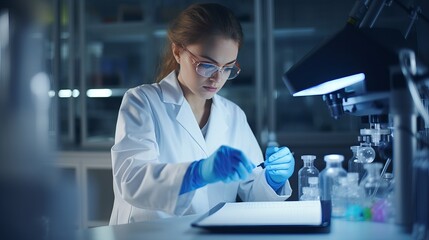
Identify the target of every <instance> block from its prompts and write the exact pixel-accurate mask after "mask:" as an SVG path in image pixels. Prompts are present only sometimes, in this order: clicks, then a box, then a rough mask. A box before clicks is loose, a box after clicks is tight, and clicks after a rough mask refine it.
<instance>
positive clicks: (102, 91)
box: [86, 88, 112, 98]
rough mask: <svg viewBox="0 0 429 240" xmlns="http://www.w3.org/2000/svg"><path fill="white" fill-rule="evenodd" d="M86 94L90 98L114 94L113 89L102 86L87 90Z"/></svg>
mask: <svg viewBox="0 0 429 240" xmlns="http://www.w3.org/2000/svg"><path fill="white" fill-rule="evenodd" d="M86 96H88V97H90V98H105V97H111V96H112V89H107V88H102V89H89V90H88V91H86Z"/></svg>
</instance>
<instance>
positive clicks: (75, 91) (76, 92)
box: [72, 89, 80, 98]
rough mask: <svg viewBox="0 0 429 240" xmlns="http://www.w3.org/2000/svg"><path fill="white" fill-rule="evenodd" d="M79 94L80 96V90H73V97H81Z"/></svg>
mask: <svg viewBox="0 0 429 240" xmlns="http://www.w3.org/2000/svg"><path fill="white" fill-rule="evenodd" d="M79 94H80V92H79V90H77V89H73V92H72V96H73V97H74V98H77V97H79Z"/></svg>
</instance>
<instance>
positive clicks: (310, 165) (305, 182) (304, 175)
mask: <svg viewBox="0 0 429 240" xmlns="http://www.w3.org/2000/svg"><path fill="white" fill-rule="evenodd" d="M301 159H302V161H303V162H304V166H303V167H302V168H301V169H300V170H299V171H298V199H301V196H302V194H303V190H302V189H303V188H304V187H309V186H310V185H309V178H310V177H319V170H318V169H317V168H316V167H315V166H314V160H315V159H316V156H314V155H302V156H301Z"/></svg>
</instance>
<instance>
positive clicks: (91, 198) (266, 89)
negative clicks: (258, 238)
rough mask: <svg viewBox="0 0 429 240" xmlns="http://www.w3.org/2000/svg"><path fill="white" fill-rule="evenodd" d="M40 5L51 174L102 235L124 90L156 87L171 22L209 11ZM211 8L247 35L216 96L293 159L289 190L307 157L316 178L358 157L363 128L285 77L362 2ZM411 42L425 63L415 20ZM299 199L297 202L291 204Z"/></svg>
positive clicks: (390, 13)
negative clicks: (296, 92) (333, 164)
mask: <svg viewBox="0 0 429 240" xmlns="http://www.w3.org/2000/svg"><path fill="white" fill-rule="evenodd" d="M3 2H4V1H2V3H3ZM7 2H8V1H6V3H7ZM18 2H19V1H18ZM21 2H23V3H21V4H26V3H25V1H21ZM35 2H38V4H35V5H34V6H35V10H34V11H35V12H37V13H38V14H39V15H40V16H39V19H40V20H41V22H43V24H44V27H45V29H44V35H43V37H42V39H43V41H42V43H40V45H38V47H39V48H40V49H42V53H41V54H40V56H43V58H42V59H41V61H40V62H39V63H40V64H41V65H42V66H41V68H44V69H45V70H46V73H47V75H48V77H49V83H50V87H49V99H50V107H49V109H48V112H49V119H48V123H49V124H48V132H49V140H48V141H49V142H50V149H53V150H54V152H55V154H53V155H54V156H52V158H53V159H54V161H53V162H54V167H55V168H56V169H60V170H59V174H58V175H59V176H60V179H61V181H62V182H67V184H69V186H70V189H72V190H71V192H68V194H70V196H72V198H73V197H75V198H76V199H75V200H76V201H74V202H75V205H73V206H75V208H76V219H77V220H76V225H77V227H79V228H87V227H94V226H100V225H106V224H107V223H108V219H109V217H110V210H111V208H112V203H113V191H112V177H111V167H110V155H109V154H110V147H111V146H112V144H113V139H114V131H115V124H116V118H117V112H118V108H119V105H120V102H121V99H122V96H123V94H124V92H125V91H126V90H127V89H128V88H131V87H134V86H138V85H140V84H146V83H152V82H154V79H155V75H156V72H157V67H158V64H159V61H160V56H161V53H162V50H163V48H164V44H165V39H166V28H167V25H168V22H169V21H170V20H171V19H172V18H174V17H175V16H176V15H177V14H178V12H180V11H181V10H183V9H184V8H186V7H187V6H188V5H189V4H191V3H194V2H208V1H188V0H177V1H173V0H158V1H153V0H117V1H106V0H45V1H35ZM210 2H218V3H221V4H224V5H225V6H227V7H229V8H231V9H232V10H233V11H234V12H235V14H236V16H237V17H238V18H239V20H240V21H241V23H242V26H243V31H244V35H245V41H244V45H243V47H242V49H241V50H240V52H239V56H238V61H239V63H240V65H241V67H242V72H241V74H240V75H239V76H238V77H237V78H236V79H234V80H232V81H230V82H228V83H227V84H226V85H225V87H224V89H222V90H221V92H220V94H221V95H223V96H226V97H227V98H229V99H231V100H232V101H234V102H235V103H237V104H238V105H239V106H240V107H241V108H242V109H243V110H244V111H245V112H246V114H247V117H248V121H249V123H250V125H251V127H252V130H253V131H254V133H255V135H256V137H257V138H258V141H259V142H260V145H261V147H263V148H264V147H265V145H266V144H267V142H268V140H270V137H272V136H273V135H272V133H275V137H276V140H277V141H278V142H279V144H280V145H286V146H288V147H290V148H291V149H292V151H294V152H295V158H296V167H295V174H294V177H293V178H292V179H291V185H292V188H293V189H296V187H297V178H296V175H297V172H298V170H299V169H300V168H301V167H302V161H301V159H300V156H301V155H304V154H313V155H316V156H317V159H316V164H315V165H316V167H317V168H318V169H319V170H322V169H323V168H324V166H325V164H324V162H323V156H324V155H326V154H329V153H338V154H343V155H344V156H345V159H346V160H345V163H346V162H347V160H348V159H349V158H350V157H351V156H352V151H351V150H350V146H353V145H356V144H357V143H358V140H357V136H358V135H359V129H360V128H362V127H364V126H365V125H364V124H363V123H361V119H360V118H359V117H354V116H349V115H343V116H342V117H341V118H340V119H334V118H332V117H331V116H330V112H329V110H328V108H327V107H326V104H325V103H324V101H323V100H322V97H321V96H314V97H297V98H294V97H292V96H291V94H290V93H289V92H288V89H287V88H286V87H285V85H284V83H283V81H282V75H283V73H284V72H285V71H287V70H288V69H289V68H290V67H291V66H292V65H293V64H294V63H296V62H297V61H298V60H299V59H300V58H302V57H303V56H304V55H305V54H306V53H308V52H310V50H311V49H312V48H314V47H315V46H317V45H318V44H319V43H320V42H322V41H323V40H325V39H327V38H328V37H329V36H330V35H332V34H334V33H335V32H336V31H338V30H339V29H341V28H342V27H343V26H344V25H345V24H346V22H347V19H348V16H349V13H350V11H351V9H352V7H353V5H354V3H355V2H356V0H270V1H263V0H233V1H231V0H229V1H227V0H225V1H210ZM269 2H270V3H271V4H272V5H271V4H269ZM388 2H389V1H388ZM428 5H429V4H428V1H423V0H421V1H419V0H415V1H412V0H395V1H390V4H389V6H387V7H385V8H384V10H383V11H382V13H381V15H380V17H379V18H378V20H377V22H376V24H375V27H388V28H394V29H397V30H399V31H401V32H402V33H405V32H406V31H407V29H408V27H409V25H410V11H409V9H411V7H412V6H420V7H421V11H422V13H423V14H426V16H428V15H429V6H428ZM426 20H427V19H426ZM411 35H412V36H413V37H416V39H417V41H416V44H417V45H418V51H419V52H418V55H419V57H421V58H422V59H423V60H425V61H426V62H429V45H428V44H427V43H428V42H429V24H428V22H427V21H423V20H417V21H416V22H415V24H414V25H413V26H412V28H411ZM423 43H424V44H423ZM351 47H353V46H351ZM27 50H31V49H27ZM32 53H33V51H28V52H26V53H25V54H23V55H22V56H30V55H32ZM309 71H311V69H309ZM16 86H18V87H20V86H19V85H16ZM21 87H22V86H21ZM35 134H37V133H35ZM344 167H345V168H347V166H346V164H345V165H344ZM61 181H60V182H61ZM296 199H297V197H296V194H294V195H293V196H292V197H291V198H290V200H296Z"/></svg>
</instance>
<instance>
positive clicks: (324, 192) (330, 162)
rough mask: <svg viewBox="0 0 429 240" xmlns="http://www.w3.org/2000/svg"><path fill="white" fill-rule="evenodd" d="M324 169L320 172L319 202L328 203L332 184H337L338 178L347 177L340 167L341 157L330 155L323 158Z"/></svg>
mask: <svg viewBox="0 0 429 240" xmlns="http://www.w3.org/2000/svg"><path fill="white" fill-rule="evenodd" d="M324 160H325V162H326V167H325V169H323V171H322V172H320V175H319V182H320V200H322V201H330V200H331V191H332V186H333V185H334V183H338V179H339V178H340V177H345V176H347V172H346V170H344V168H343V167H342V166H341V163H342V162H343V161H344V156H343V155H338V154H330V155H326V156H325V157H324Z"/></svg>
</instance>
